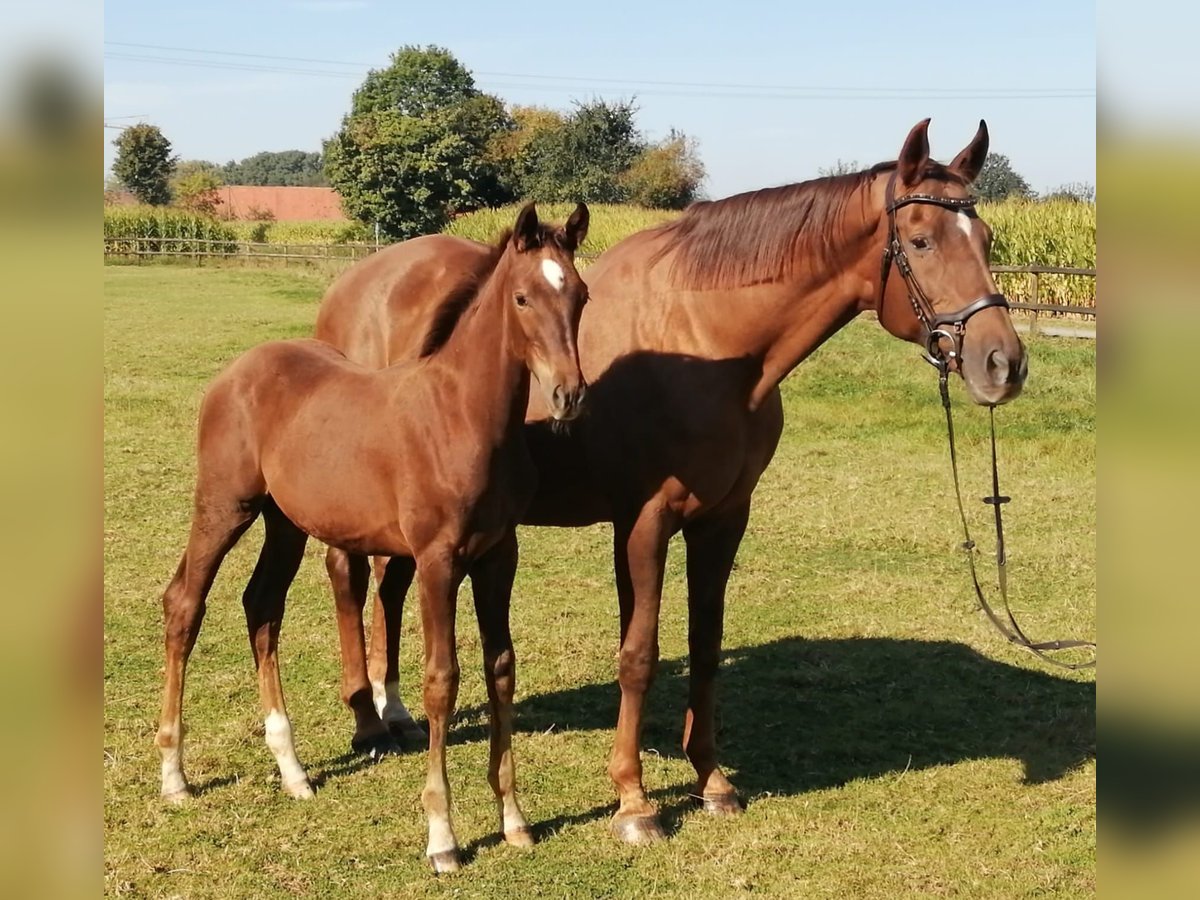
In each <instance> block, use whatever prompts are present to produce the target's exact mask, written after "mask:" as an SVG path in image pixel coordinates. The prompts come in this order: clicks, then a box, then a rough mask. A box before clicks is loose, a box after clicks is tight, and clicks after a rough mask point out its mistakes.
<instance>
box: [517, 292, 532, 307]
mask: <svg viewBox="0 0 1200 900" xmlns="http://www.w3.org/2000/svg"><path fill="white" fill-rule="evenodd" d="M516 299H517V306H527V305H528V304H529V301H528V300H526V299H525V295H524V294H517V297H516Z"/></svg>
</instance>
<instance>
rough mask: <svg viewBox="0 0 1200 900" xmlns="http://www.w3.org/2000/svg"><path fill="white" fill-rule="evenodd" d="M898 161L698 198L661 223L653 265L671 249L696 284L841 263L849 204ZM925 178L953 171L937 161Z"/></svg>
mask: <svg viewBox="0 0 1200 900" xmlns="http://www.w3.org/2000/svg"><path fill="white" fill-rule="evenodd" d="M895 168H896V162H895V161H892V162H882V163H878V164H876V165H874V166H872V167H871V168H869V169H864V170H863V171H861V172H852V173H849V174H845V175H829V176H826V177H823V178H814V179H812V180H811V181H802V182H799V183H797V184H788V185H783V186H782V187H770V188H763V189H762V190H757V191H748V192H746V193H743V194H734V195H733V196H732V197H726V198H724V199H722V200H704V201H700V202H698V203H693V204H692V205H691V206H689V207H688V208H687V209H686V210H685V211H684V213H683V215H681V216H680V217H679V218H678V219H675V220H673V221H671V222H667V223H665V224H663V225H660V226H658V228H657V229H656V230H657V231H658V232H659V233H660V234H661V235H663V236H664V237H665V240H664V241H663V243H662V245H661V247H660V248H659V249H658V250H656V251H655V253H654V255H653V256H652V257H651V260H650V264H651V265H655V264H656V263H658V262H659V261H660V260H661V259H663V258H664V257H666V256H667V255H668V254H672V258H671V261H670V270H669V276H670V280H671V283H672V284H674V285H675V286H676V287H680V288H685V289H691V290H710V289H720V288H736V287H747V286H750V285H755V284H765V283H770V282H777V281H782V280H785V279H787V278H789V277H790V276H792V275H793V274H794V273H793V269H794V268H795V267H796V266H797V265H798V263H800V262H801V261H803V262H804V263H807V264H810V265H811V264H812V263H814V262H815V263H816V264H817V265H819V266H821V267H823V268H827V269H832V268H836V267H837V265H838V264H839V262H840V260H839V259H838V251H839V249H841V247H842V246H843V243H844V238H843V216H844V213H845V211H846V204H847V203H848V202H849V200H850V198H851V197H852V196H854V194H855V193H856V192H857V191H859V190H861V189H864V188H866V187H868V186H869V185H870V183H871V181H872V180H873V179H874V178H875V177H876V176H877V175H879V174H881V173H884V172H890V171H892V170H894V169H895ZM923 177H926V178H936V179H939V180H946V179H949V178H952V177H953V174H952V173H951V172H950V171H949V170H948V169H946V167H945V166H942V165H941V164H939V163H936V162H933V161H932V160H931V161H930V162H929V163H928V164H927V165H926V168H925V171H924V173H923Z"/></svg>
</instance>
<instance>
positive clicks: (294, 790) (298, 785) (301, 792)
mask: <svg viewBox="0 0 1200 900" xmlns="http://www.w3.org/2000/svg"><path fill="white" fill-rule="evenodd" d="M283 789H284V790H285V791H287V793H288V795H289V796H291V797H294V798H295V799H296V800H311V799H312V798H313V797H315V796H316V794H314V793H313V789H312V785H311V784H309V783H308V779H307V778H306V779H304V780H303V781H293V782H292V783H291V784H284V786H283Z"/></svg>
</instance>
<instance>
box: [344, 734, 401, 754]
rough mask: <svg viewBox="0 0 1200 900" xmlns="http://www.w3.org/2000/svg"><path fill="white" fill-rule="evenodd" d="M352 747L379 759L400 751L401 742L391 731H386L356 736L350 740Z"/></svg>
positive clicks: (357, 751) (358, 751)
mask: <svg viewBox="0 0 1200 900" xmlns="http://www.w3.org/2000/svg"><path fill="white" fill-rule="evenodd" d="M350 749H351V750H352V751H354V752H355V753H361V754H362V755H363V756H368V757H370V758H371V759H379V758H380V757H381V756H389V755H391V754H394V753H399V752H400V744H399V743H397V742H396V739H395V738H394V737H392V735H391V733H390V732H388V731H384V732H382V733H380V734H372V735H368V736H367V737H357V736H355V737H354V738H353V739H352V740H351V741H350Z"/></svg>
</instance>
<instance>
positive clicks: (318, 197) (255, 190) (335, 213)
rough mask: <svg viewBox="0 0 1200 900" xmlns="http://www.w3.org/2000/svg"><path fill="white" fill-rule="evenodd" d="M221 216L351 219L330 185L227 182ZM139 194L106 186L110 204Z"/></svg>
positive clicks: (221, 192)
mask: <svg viewBox="0 0 1200 900" xmlns="http://www.w3.org/2000/svg"><path fill="white" fill-rule="evenodd" d="M217 194H218V196H219V198H220V202H219V204H218V205H217V218H220V219H242V220H260V219H265V220H272V221H275V222H347V221H349V220H348V219H347V218H346V214H345V213H344V212H342V198H341V197H340V196H338V193H337V191H335V190H334V189H333V188H328V187H274V186H271V187H260V186H259V185H254V184H225V185H222V186H221V187H220V188H218V190H217ZM137 202H138V201H137V197H135V196H133V194H131V193H129V191H126V190H124V189H123V188H116V189H113V190H106V191H105V192H104V203H105V205H106V206H108V205H111V206H136V205H137Z"/></svg>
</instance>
